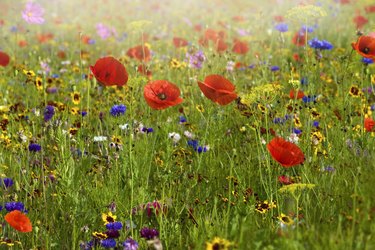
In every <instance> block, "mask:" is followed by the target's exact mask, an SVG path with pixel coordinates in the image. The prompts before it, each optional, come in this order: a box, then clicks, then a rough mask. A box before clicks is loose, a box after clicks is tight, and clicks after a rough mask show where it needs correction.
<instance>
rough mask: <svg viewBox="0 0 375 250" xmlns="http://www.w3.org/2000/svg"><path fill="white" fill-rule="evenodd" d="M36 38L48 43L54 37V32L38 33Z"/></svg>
mask: <svg viewBox="0 0 375 250" xmlns="http://www.w3.org/2000/svg"><path fill="white" fill-rule="evenodd" d="M36 38H37V39H38V41H39V43H46V42H48V41H49V40H52V39H53V34H52V33H45V34H38V35H37V36H36Z"/></svg>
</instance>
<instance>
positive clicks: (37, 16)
mask: <svg viewBox="0 0 375 250" xmlns="http://www.w3.org/2000/svg"><path fill="white" fill-rule="evenodd" d="M43 15H44V9H43V8H42V6H40V5H39V4H37V3H33V2H27V3H26V5H25V9H24V10H23V11H22V18H23V19H24V20H25V21H26V22H28V23H34V24H42V23H44V18H43Z"/></svg>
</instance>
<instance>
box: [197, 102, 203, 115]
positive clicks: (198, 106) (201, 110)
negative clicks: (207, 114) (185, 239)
mask: <svg viewBox="0 0 375 250" xmlns="http://www.w3.org/2000/svg"><path fill="white" fill-rule="evenodd" d="M195 108H196V109H197V110H198V111H199V112H201V113H204V108H203V105H201V104H199V105H196V106H195Z"/></svg>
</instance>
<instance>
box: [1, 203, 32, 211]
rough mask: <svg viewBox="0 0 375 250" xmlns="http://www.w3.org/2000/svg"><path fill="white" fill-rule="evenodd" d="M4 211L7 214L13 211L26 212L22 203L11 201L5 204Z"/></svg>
mask: <svg viewBox="0 0 375 250" xmlns="http://www.w3.org/2000/svg"><path fill="white" fill-rule="evenodd" d="M5 209H6V210H7V211H8V212H11V211H13V210H19V211H21V212H26V211H27V210H25V205H24V204H23V203H22V202H16V201H11V202H7V203H5Z"/></svg>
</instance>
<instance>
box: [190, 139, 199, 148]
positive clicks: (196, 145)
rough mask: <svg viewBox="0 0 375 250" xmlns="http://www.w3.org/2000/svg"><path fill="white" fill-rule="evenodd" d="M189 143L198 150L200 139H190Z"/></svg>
mask: <svg viewBox="0 0 375 250" xmlns="http://www.w3.org/2000/svg"><path fill="white" fill-rule="evenodd" d="M188 145H189V146H190V147H192V148H194V150H197V149H198V146H199V144H198V141H197V140H188Z"/></svg>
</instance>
